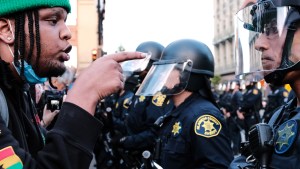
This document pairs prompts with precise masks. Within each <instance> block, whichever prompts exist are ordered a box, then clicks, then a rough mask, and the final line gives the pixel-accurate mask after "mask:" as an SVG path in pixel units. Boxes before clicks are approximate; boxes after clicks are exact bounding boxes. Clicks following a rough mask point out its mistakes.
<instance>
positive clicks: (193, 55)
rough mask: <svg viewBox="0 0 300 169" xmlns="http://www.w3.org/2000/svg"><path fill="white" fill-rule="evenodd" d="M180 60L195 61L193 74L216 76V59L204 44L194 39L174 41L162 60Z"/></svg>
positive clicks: (166, 49)
mask: <svg viewBox="0 0 300 169" xmlns="http://www.w3.org/2000/svg"><path fill="white" fill-rule="evenodd" d="M179 58H180V59H190V60H192V61H193V67H192V73H195V74H204V75H207V76H209V77H213V76H214V57H213V55H212V53H211V51H210V49H209V48H208V46H207V45H205V44H204V43H202V42H199V41H196V40H193V39H182V40H177V41H174V42H172V43H171V44H169V45H168V46H167V47H166V48H165V50H164V52H163V54H162V57H161V58H160V60H170V59H179Z"/></svg>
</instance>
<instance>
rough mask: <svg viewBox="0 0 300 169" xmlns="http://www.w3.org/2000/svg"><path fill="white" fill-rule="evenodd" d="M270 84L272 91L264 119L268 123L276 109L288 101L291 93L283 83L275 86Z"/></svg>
mask: <svg viewBox="0 0 300 169" xmlns="http://www.w3.org/2000/svg"><path fill="white" fill-rule="evenodd" d="M269 86H270V88H271V91H270V93H269V94H268V101H267V104H266V108H265V112H264V115H263V120H264V122H266V123H267V122H268V121H269V120H270V118H271V116H272V115H273V112H274V110H275V109H276V108H278V107H280V106H281V105H283V104H285V103H286V102H287V99H288V95H289V93H288V91H287V90H286V89H285V88H284V86H283V85H281V86H274V85H272V84H270V85H269Z"/></svg>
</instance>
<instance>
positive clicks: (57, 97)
mask: <svg viewBox="0 0 300 169" xmlns="http://www.w3.org/2000/svg"><path fill="white" fill-rule="evenodd" d="M63 97H64V92H61V91H55V90H46V91H45V93H44V98H45V101H46V104H47V110H51V111H54V110H60V109H61V106H62V102H63Z"/></svg>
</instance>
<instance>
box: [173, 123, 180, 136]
mask: <svg viewBox="0 0 300 169" xmlns="http://www.w3.org/2000/svg"><path fill="white" fill-rule="evenodd" d="M181 128H182V127H181V123H180V122H176V123H175V124H174V125H173V130H172V133H173V135H174V136H177V135H179V133H181Z"/></svg>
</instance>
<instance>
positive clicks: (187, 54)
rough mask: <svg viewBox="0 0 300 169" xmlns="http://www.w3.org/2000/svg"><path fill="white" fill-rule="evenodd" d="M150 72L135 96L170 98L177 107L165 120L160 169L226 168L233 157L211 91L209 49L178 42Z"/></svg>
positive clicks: (223, 120) (211, 59)
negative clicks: (168, 96) (165, 96)
mask: <svg viewBox="0 0 300 169" xmlns="http://www.w3.org/2000/svg"><path fill="white" fill-rule="evenodd" d="M152 70H153V71H151V73H150V72H149V73H150V74H148V76H147V77H146V78H145V80H144V81H143V83H142V84H141V87H140V88H139V89H138V91H137V93H136V94H137V95H146V96H148V95H149V96H150V95H155V94H158V93H162V94H165V95H170V97H171V99H172V100H173V103H174V105H175V107H174V109H173V110H172V111H170V112H168V113H167V114H166V115H165V116H163V117H162V118H163V119H164V120H163V123H162V124H161V125H162V128H161V130H160V133H159V137H160V139H161V141H162V145H161V146H162V147H161V152H160V154H161V156H160V157H161V158H160V162H159V163H160V164H161V165H162V167H163V168H166V169H169V168H170V169H171V168H172V169H176V168H187V169H188V168H227V167H228V166H229V163H230V161H231V160H232V158H233V156H232V151H231V148H230V142H229V139H228V129H227V126H226V124H225V119H224V117H223V114H222V113H221V112H220V109H219V108H218V107H217V104H216V102H215V100H214V98H213V94H212V92H211V88H210V80H209V78H210V77H212V76H213V75H214V60H213V55H212V53H211V51H210V50H209V48H208V47H207V46H206V45H205V44H203V43H202V42H199V41H196V40H192V39H181V40H178V41H174V42H172V43H171V44H169V45H168V46H167V47H166V48H165V50H164V51H163V54H162V57H161V59H160V60H159V61H158V62H155V63H154V64H153V65H152Z"/></svg>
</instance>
